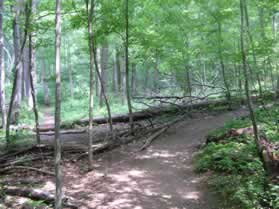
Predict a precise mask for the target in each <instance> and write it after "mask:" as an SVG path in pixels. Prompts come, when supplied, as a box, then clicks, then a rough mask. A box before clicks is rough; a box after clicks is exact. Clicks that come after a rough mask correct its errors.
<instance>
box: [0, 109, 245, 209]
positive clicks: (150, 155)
mask: <svg viewBox="0 0 279 209" xmlns="http://www.w3.org/2000/svg"><path fill="white" fill-rule="evenodd" d="M246 114H247V110H245V109H242V108H240V109H238V110H234V111H231V112H225V113H210V114H209V113H196V114H193V118H191V119H186V120H184V121H182V122H179V123H177V124H176V125H174V126H172V127H171V128H170V129H168V131H167V132H166V133H165V134H163V135H162V136H161V137H159V138H158V139H157V140H156V141H155V142H154V143H153V144H152V145H151V146H150V147H149V148H148V149H147V150H145V151H142V152H139V151H138V150H139V148H140V147H141V146H142V144H143V143H144V141H142V140H141V141H138V142H136V143H134V144H129V145H125V146H123V147H122V148H119V149H115V150H114V151H112V152H106V153H103V154H100V155H97V156H95V164H94V170H93V171H91V172H86V169H87V159H86V158H85V159H83V160H81V161H77V162H74V163H73V162H72V161H71V160H69V159H67V158H68V157H69V156H64V160H63V185H64V188H63V190H64V191H65V194H66V195H67V196H70V197H73V198H74V199H75V200H77V204H78V208H80V209H93V208H94V209H95V208H96V209H222V207H219V206H218V201H217V199H216V197H215V196H214V195H213V194H212V193H211V192H210V191H208V189H207V187H206V186H205V181H206V177H204V176H199V175H198V174H196V173H194V168H193V156H194V154H195V152H196V151H197V150H198V146H199V145H200V144H202V143H203V142H204V140H205V136H206V135H207V133H208V132H209V131H210V130H212V129H215V128H218V127H221V126H223V125H224V123H225V122H226V121H228V120H232V119H233V118H235V117H239V116H243V115H246ZM52 121H53V117H52V116H51V115H47V117H46V119H45V121H44V122H45V124H51V123H52ZM43 125H44V124H43ZM118 125H119V124H118ZM120 126H121V124H120ZM105 129H106V128H104V129H102V130H105ZM61 137H62V142H63V144H67V143H69V144H72V143H75V144H81V145H83V146H86V141H87V138H88V135H87V133H83V134H78V135H77V134H67V135H61ZM42 140H43V141H45V142H46V143H49V142H52V140H53V136H44V137H43V138H42ZM52 167H53V166H52V162H48V163H45V164H42V165H40V168H42V169H44V170H49V169H52ZM21 175H25V176H26V177H28V178H30V177H31V176H32V177H33V178H35V179H43V180H44V182H45V183H44V184H43V185H41V186H40V189H43V190H46V191H49V192H51V193H54V190H55V184H54V179H53V178H52V177H46V176H41V175H36V176H35V175H34V176H33V174H30V173H25V174H24V173H23V174H22V173H21ZM25 176H23V177H25ZM14 177H15V178H17V177H16V176H14ZM16 200H19V199H17V198H16ZM17 202H19V201H17ZM0 206H1V204H0ZM21 206H22V204H21V203H18V204H17V206H12V207H10V208H24V207H21ZM0 208H1V207H0ZM38 208H41V207H38Z"/></svg>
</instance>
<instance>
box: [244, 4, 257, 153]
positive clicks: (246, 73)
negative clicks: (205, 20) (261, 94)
mask: <svg viewBox="0 0 279 209" xmlns="http://www.w3.org/2000/svg"><path fill="white" fill-rule="evenodd" d="M245 5H246V2H245V0H240V11H241V30H240V42H241V55H242V64H243V73H244V79H245V94H246V99H247V104H248V108H249V112H250V118H251V121H252V124H253V130H254V137H255V141H256V144H257V146H258V140H259V136H258V127H257V122H256V118H255V114H254V110H253V106H252V102H251V99H250V89H249V75H248V70H247V61H246V49H245V44H244V32H245V26H244V18H245V17H244V15H245ZM258 150H259V149H258Z"/></svg>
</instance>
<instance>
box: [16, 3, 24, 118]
mask: <svg viewBox="0 0 279 209" xmlns="http://www.w3.org/2000/svg"><path fill="white" fill-rule="evenodd" d="M19 5H20V1H19V0H16V1H15V5H14V6H13V9H14V13H15V14H14V19H13V40H14V56H15V65H17V66H18V67H17V69H16V70H15V71H17V73H15V74H17V80H16V89H15V98H14V108H15V113H16V114H15V119H17V114H18V113H17V112H18V111H19V110H18V109H19V108H20V104H21V100H22V74H23V66H22V54H23V50H22V52H21V53H20V51H21V50H20V30H19V16H20V8H19ZM23 39H24V38H23ZM25 39H26V38H25ZM23 41H26V40H23ZM24 45H25V44H24Z"/></svg>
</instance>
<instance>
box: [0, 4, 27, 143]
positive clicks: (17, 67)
mask: <svg viewBox="0 0 279 209" xmlns="http://www.w3.org/2000/svg"><path fill="white" fill-rule="evenodd" d="M16 11H17V9H16ZM16 13H17V12H16ZM16 19H17V14H16V15H15V19H14V26H15V25H17V23H15V22H17V20H16ZM29 24H30V9H28V4H27V6H26V16H25V24H24V36H23V40H22V45H21V47H20V50H19V51H18V52H16V53H18V59H16V63H15V73H14V81H13V88H12V94H11V99H10V104H9V110H8V115H7V126H6V141H7V145H9V144H10V124H11V116H12V110H13V106H14V103H16V101H15V99H16V96H17V94H18V92H17V89H18V88H17V87H18V86H17V85H18V79H19V73H22V71H21V70H22V64H21V60H22V55H23V50H24V47H25V44H26V40H27V35H28V28H29ZM15 28H16V27H14V29H15ZM14 33H16V31H14ZM15 36H16V35H15V34H14V37H15ZM14 40H16V41H17V38H15V39H14ZM20 94H21V91H20Z"/></svg>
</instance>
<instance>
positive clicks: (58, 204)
mask: <svg viewBox="0 0 279 209" xmlns="http://www.w3.org/2000/svg"><path fill="white" fill-rule="evenodd" d="M55 75H56V76H55V83H56V85H55V184H56V193H55V209H62V196H63V194H62V168H61V141H60V123H61V0H56V11H55Z"/></svg>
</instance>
